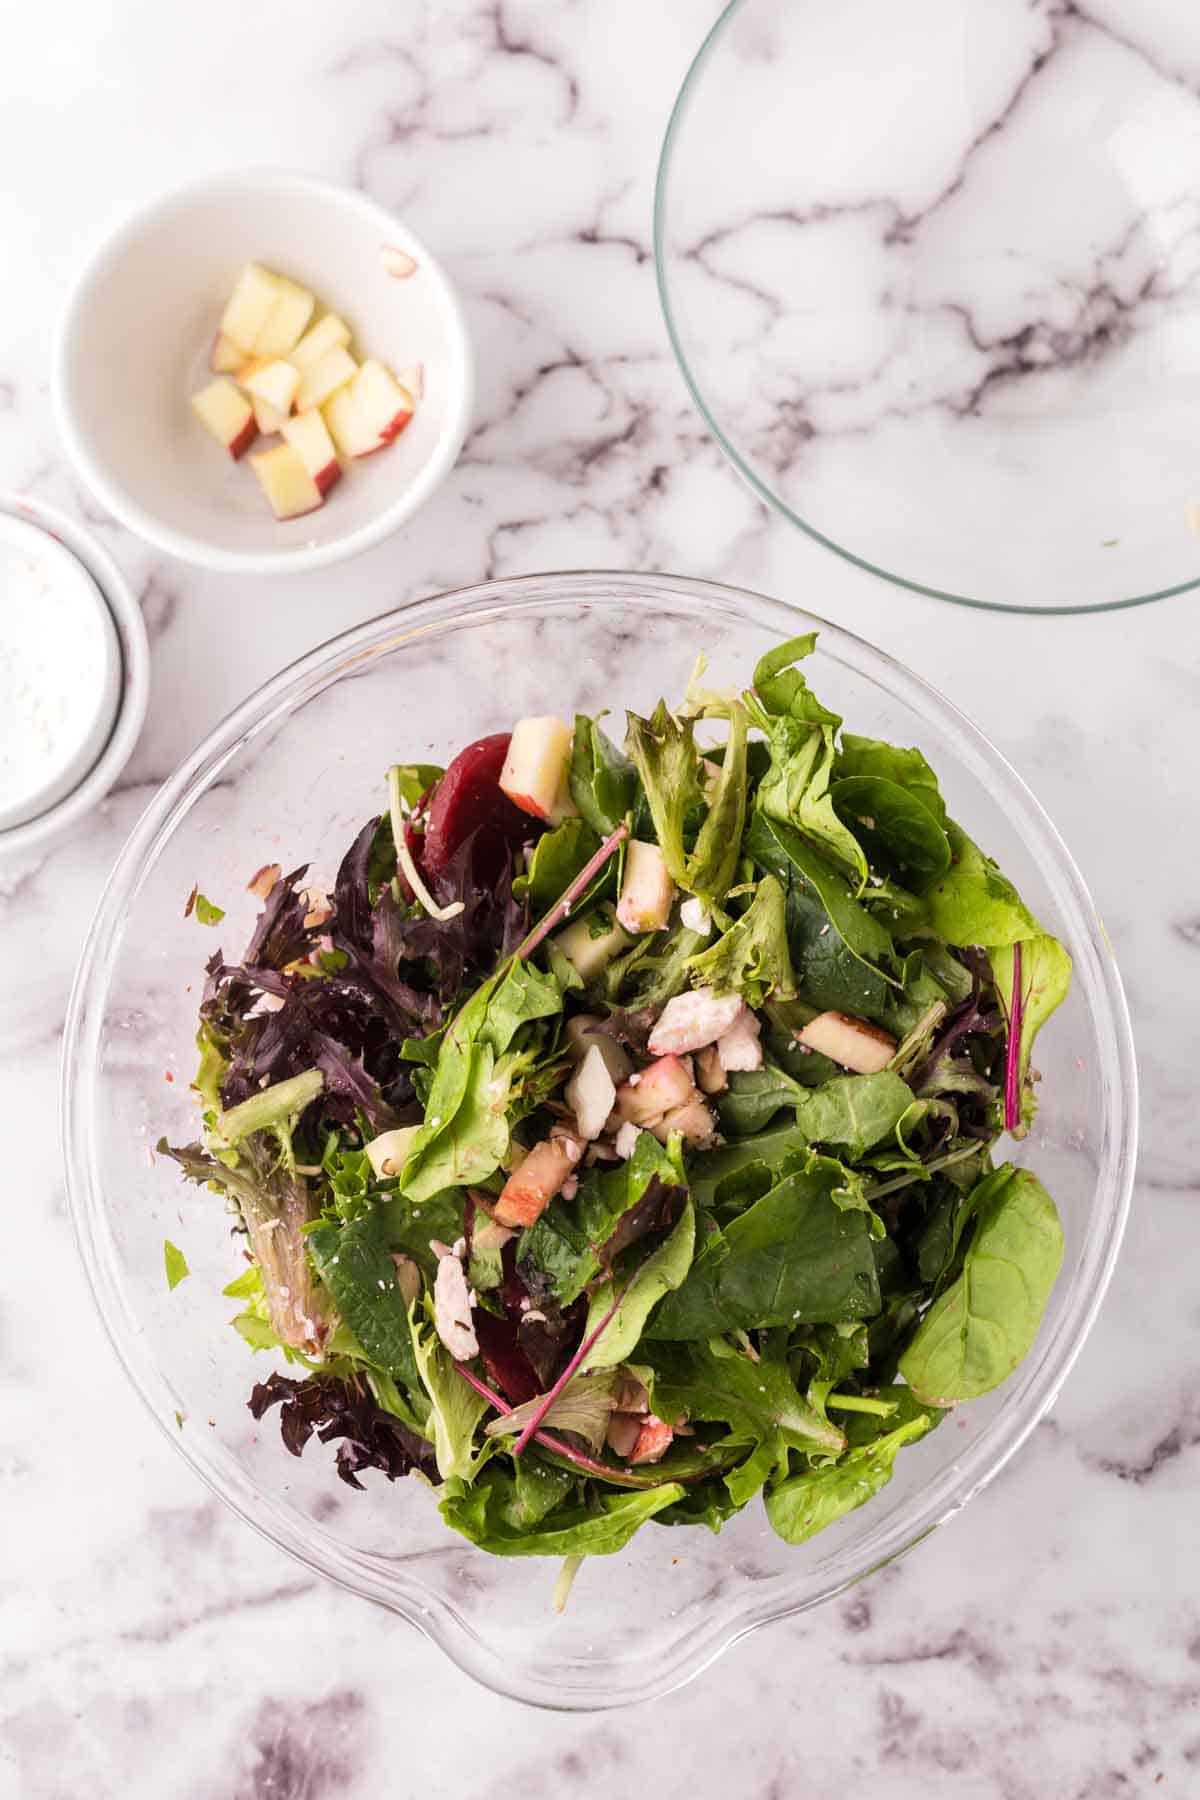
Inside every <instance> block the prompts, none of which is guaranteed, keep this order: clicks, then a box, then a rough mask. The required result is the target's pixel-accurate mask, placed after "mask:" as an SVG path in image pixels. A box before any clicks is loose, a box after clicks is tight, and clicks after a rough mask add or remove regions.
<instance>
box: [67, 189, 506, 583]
mask: <svg viewBox="0 0 1200 1800" xmlns="http://www.w3.org/2000/svg"><path fill="white" fill-rule="evenodd" d="M253 184H258V185H260V186H261V187H263V188H264V189H265V190H267V191H270V190H271V189H277V190H278V189H283V190H287V191H290V192H292V193H302V194H307V195H309V196H310V197H311V198H312V199H313V200H315V201H316V202H317V203H318V204H320V205H336V206H341V207H344V208H347V209H349V210H350V211H356V212H358V213H360V214H362V215H363V218H364V220H366V221H368V222H370V223H371V224H373V225H374V226H375V227H376V229H377V230H379V231H380V232H382V233H383V237H384V241H395V242H396V243H397V244H398V245H399V246H400V247H401V248H402V249H404V250H407V251H408V253H409V255H410V256H412V257H413V258H414V259H415V260H416V262H418V263H419V264H420V266H421V271H422V273H425V274H428V275H429V276H431V278H432V281H433V285H434V288H435V291H436V294H437V299H438V305H439V308H440V310H441V311H442V313H443V316H444V318H445V320H446V324H447V328H448V332H449V335H450V339H451V343H452V347H453V352H454V357H453V360H456V361H457V363H458V365H459V367H460V368H461V371H462V379H461V381H460V382H456V383H455V393H454V398H453V402H452V406H451V409H450V411H449V413H448V415H447V419H446V422H445V424H444V426H443V429H442V432H441V435H440V436H439V438H438V440H437V443H436V444H435V446H434V449H433V453H432V455H431V456H430V457H429V459H428V461H427V462H425V463H424V464H423V465H422V467H421V468H420V469H419V470H418V471H417V473H416V475H415V476H414V477H413V479H412V481H410V482H409V483H408V485H407V486H406V487H405V488H404V489H403V490H402V491H401V492H400V493H399V494H398V495H397V496H396V498H395V499H394V500H393V501H391V502H390V504H389V505H387V506H385V507H383V508H382V509H381V510H380V511H379V512H378V513H377V514H376V515H375V517H374V518H373V519H370V520H369V521H368V522H367V523H366V524H365V525H360V526H359V527H358V529H357V530H355V531H351V532H348V533H346V535H345V536H343V537H336V538H332V539H330V540H329V541H328V542H327V543H322V544H317V545H299V546H297V547H296V548H295V549H290V550H271V551H265V550H226V549H223V548H222V547H221V546H220V545H219V544H213V543H210V542H208V540H207V539H205V538H198V537H194V536H193V535H192V534H191V533H190V532H185V531H176V530H175V529H174V528H173V527H172V526H169V525H164V524H163V523H162V521H161V520H160V519H157V518H156V517H155V516H154V514H153V513H150V512H147V511H146V509H145V508H144V507H143V506H141V505H140V504H139V503H138V502H137V501H136V500H134V499H133V498H132V497H131V496H130V495H129V494H127V493H126V492H125V490H124V488H123V487H121V486H120V485H119V484H118V483H117V482H115V481H113V480H112V479H110V477H109V475H108V474H107V472H106V471H105V469H104V467H103V466H102V464H101V463H100V462H99V461H97V459H96V457H95V456H93V454H92V452H91V450H90V449H89V448H88V446H87V444H86V443H85V441H84V439H83V437H82V435H81V434H80V432H79V430H78V429H77V427H76V423H75V418H74V412H73V409H72V406H71V401H70V382H69V380H68V376H67V363H68V349H69V346H70V343H71V339H72V337H73V335H74V331H75V328H76V323H77V320H78V317H79V313H80V309H81V308H82V306H83V303H84V300H85V297H86V294H87V291H88V289H89V287H90V284H91V282H92V280H93V278H94V277H95V276H96V275H98V274H99V273H100V271H101V270H102V269H104V268H105V267H107V266H108V265H109V264H110V263H112V262H115V261H116V260H117V259H118V258H119V257H120V255H121V253H122V251H123V250H124V248H125V245H126V244H127V243H128V242H129V240H130V239H131V238H133V237H134V236H135V235H136V234H137V233H139V232H141V231H142V230H144V229H145V227H146V226H147V225H153V224H156V223H158V222H160V221H162V220H164V219H168V218H170V217H172V216H173V215H175V214H179V213H186V211H187V210H188V208H189V207H190V206H192V205H193V204H194V203H195V202H196V201H197V200H199V199H201V198H206V197H208V196H210V195H213V194H217V195H219V194H221V193H223V192H230V193H238V192H244V191H245V190H246V188H247V187H248V186H250V185H253ZM50 394H51V404H52V407H53V411H54V421H55V425H56V426H57V429H58V433H59V436H60V437H61V438H62V440H63V442H64V444H65V445H66V447H67V451H68V453H69V455H70V457H71V460H72V462H73V463H74V464H75V467H76V468H77V469H78V470H79V472H80V473H81V475H82V476H83V478H84V480H85V481H86V482H87V484H88V486H89V487H90V488H91V489H92V492H93V493H94V494H95V495H96V498H97V499H98V500H100V501H101V502H102V504H103V505H104V506H105V507H107V509H108V511H109V512H110V513H111V514H112V516H113V517H114V518H115V519H117V520H119V521H120V523H121V524H122V525H124V526H126V527H127V528H128V529H129V530H130V531H133V532H136V533H137V535H138V536H139V537H141V538H143V539H145V541H146V542H147V543H150V544H153V545H154V546H155V547H156V548H157V549H159V550H165V551H166V552H167V554H168V555H170V556H175V557H178V558H179V559H180V560H181V561H182V562H187V563H192V564H194V565H196V566H198V567H200V568H204V569H215V570H218V571H220V572H221V573H223V574H235V575H281V574H286V573H289V572H291V571H295V570H300V569H320V568H326V567H328V566H329V565H330V564H331V563H337V562H344V561H345V560H346V559H347V558H349V557H351V556H357V555H358V554H359V552H360V551H362V550H369V549H370V548H371V546H372V545H374V544H378V543H380V542H381V541H382V540H383V539H384V538H385V537H388V536H389V535H390V534H391V533H392V532H393V531H395V530H396V528H397V527H398V526H400V525H402V524H403V523H404V522H405V520H406V519H409V518H411V517H412V515H413V514H414V513H415V512H416V511H417V510H418V508H420V507H421V506H423V505H424V503H425V501H426V500H428V499H429V497H430V496H431V495H432V494H433V493H434V492H435V491H436V490H437V488H438V487H439V486H440V485H441V483H442V482H443V481H444V480H445V478H446V476H447V475H448V474H449V473H450V470H451V469H452V468H453V467H454V464H455V462H456V461H457V460H458V454H459V451H460V450H461V449H462V446H463V441H464V439H465V438H466V435H467V430H468V427H469V425H470V421H471V413H472V409H473V406H474V400H475V361H474V355H473V353H472V349H471V339H470V335H469V333H468V331H467V324H466V318H465V316H464V313H463V309H462V305H461V302H460V301H459V298H458V295H457V293H456V291H455V288H454V286H453V284H452V282H451V281H450V278H449V276H448V275H447V274H446V271H445V269H444V268H443V267H442V265H441V263H440V262H439V260H438V258H437V257H436V256H435V255H434V254H433V252H432V251H431V250H430V249H429V247H428V245H427V244H426V243H425V242H424V240H423V239H422V238H420V237H418V236H417V234H416V232H415V231H413V230H412V229H411V228H410V227H409V226H407V225H406V224H405V223H404V222H403V220H402V219H400V218H398V217H397V216H396V214H395V213H392V212H390V211H389V210H388V208H387V207H385V206H383V205H381V204H380V202H379V201H377V200H374V199H372V198H371V196H370V195H369V194H364V193H360V192H359V191H358V190H356V189H354V188H348V187H342V186H340V185H339V184H338V183H337V182H334V181H326V180H324V179H322V178H321V177H319V176H315V175H306V174H303V173H301V172H298V171H293V170H288V169H274V168H269V167H262V168H252V169H231V170H227V171H225V172H224V173H223V174H218V175H206V176H202V177H201V178H199V179H198V180H196V181H190V182H188V183H186V184H185V185H184V186H182V187H175V188H172V189H171V190H170V191H169V192H167V193H164V194H161V195H160V196H159V197H158V199H156V200H152V201H151V202H150V203H149V204H148V205H147V206H143V207H139V208H138V210H137V211H136V212H134V213H132V214H130V215H129V216H128V217H127V218H125V219H124V220H123V221H122V222H121V223H120V224H119V225H118V226H117V227H116V228H115V229H114V230H112V231H110V232H109V233H108V234H107V235H106V236H105V237H104V238H102V239H101V241H100V243H98V244H97V245H96V247H95V248H94V249H93V251H92V252H91V254H90V255H89V256H88V258H87V260H86V261H85V262H84V265H83V267H82V269H81V270H80V272H79V275H78V276H77V278H76V280H75V284H74V286H73V287H72V289H71V291H70V293H69V294H68V296H67V300H66V303H65V305H64V307H63V310H62V313H61V315H60V318H59V322H58V328H57V331H56V333H55V338H54V347H53V351H52V357H51V373H50Z"/></svg>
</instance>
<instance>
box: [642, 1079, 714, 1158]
mask: <svg viewBox="0 0 1200 1800" xmlns="http://www.w3.org/2000/svg"><path fill="white" fill-rule="evenodd" d="M647 1129H648V1130H649V1131H650V1132H652V1133H653V1135H654V1136H655V1137H656V1138H657V1139H658V1141H659V1143H660V1144H665V1143H666V1142H667V1140H668V1138H669V1137H670V1136H671V1133H672V1132H673V1131H678V1132H680V1133H681V1134H682V1136H683V1138H684V1141H685V1142H686V1143H689V1144H691V1145H692V1146H693V1147H694V1148H696V1149H699V1148H701V1147H702V1146H703V1145H705V1144H711V1143H712V1141H713V1138H714V1137H715V1135H716V1129H717V1128H716V1125H715V1123H714V1121H713V1116H712V1114H711V1113H710V1112H709V1110H708V1108H707V1106H705V1104H704V1100H703V1097H702V1096H701V1095H700V1093H698V1092H697V1091H696V1090H694V1089H693V1092H692V1097H691V1099H690V1100H689V1101H687V1102H686V1104H685V1105H683V1106H676V1107H673V1108H672V1110H671V1111H670V1112H669V1113H665V1114H664V1115H663V1117H662V1118H661V1119H657V1120H655V1121H654V1122H653V1123H652V1124H651V1125H650V1126H648V1127H647Z"/></svg>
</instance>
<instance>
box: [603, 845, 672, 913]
mask: <svg viewBox="0 0 1200 1800" xmlns="http://www.w3.org/2000/svg"><path fill="white" fill-rule="evenodd" d="M674 898H675V883H674V882H673V881H672V880H671V877H670V876H669V875H668V874H667V865H666V863H665V862H664V861H663V853H662V851H661V850H660V849H659V847H658V845H657V844H644V843H642V841H641V839H640V838H630V840H629V842H628V843H627V844H626V846H625V874H624V879H623V880H622V882H621V898H620V900H619V901H618V902H617V921H618V923H619V924H621V925H623V926H624V927H625V929H626V931H632V932H635V933H636V932H642V931H661V930H662V928H663V926H664V925H665V924H666V922H667V920H668V919H669V918H670V916H671V902H672V901H673V900H674Z"/></svg>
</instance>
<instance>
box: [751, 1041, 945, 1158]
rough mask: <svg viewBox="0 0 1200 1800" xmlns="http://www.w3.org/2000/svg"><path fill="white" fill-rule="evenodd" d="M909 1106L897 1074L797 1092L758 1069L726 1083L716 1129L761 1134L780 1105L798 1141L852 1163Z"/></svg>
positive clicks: (843, 1079) (783, 1078) (781, 1076)
mask: <svg viewBox="0 0 1200 1800" xmlns="http://www.w3.org/2000/svg"><path fill="white" fill-rule="evenodd" d="M912 1104H913V1097H912V1090H911V1089H910V1088H909V1087H908V1085H907V1083H906V1082H904V1081H902V1080H901V1079H900V1077H899V1075H895V1074H893V1073H892V1071H891V1070H890V1069H883V1070H881V1071H880V1073H879V1074H877V1075H837V1076H835V1077H834V1078H833V1080H832V1081H826V1082H823V1083H822V1084H821V1086H820V1087H814V1088H806V1087H802V1086H801V1085H800V1083H799V1082H798V1081H794V1080H793V1079H792V1078H791V1076H789V1075H787V1074H785V1073H784V1071H783V1070H782V1069H778V1068H775V1067H773V1066H772V1065H771V1064H770V1063H765V1064H764V1066H763V1067H762V1068H761V1069H755V1070H753V1071H752V1072H749V1073H745V1074H733V1075H731V1076H730V1078H729V1092H728V1093H727V1094H724V1095H722V1097H721V1099H720V1101H719V1102H718V1111H719V1113H720V1115H721V1126H722V1129H723V1130H724V1131H726V1132H728V1133H732V1134H733V1135H734V1136H738V1137H740V1136H744V1135H745V1134H746V1133H748V1132H757V1131H761V1130H762V1128H763V1126H764V1125H766V1124H768V1123H769V1122H770V1120H771V1119H772V1118H773V1117H774V1115H775V1114H776V1113H777V1112H778V1111H779V1109H780V1108H781V1107H783V1106H790V1107H792V1108H793V1109H794V1116H795V1121H796V1124H797V1126H798V1127H799V1129H800V1134H801V1136H802V1138H803V1139H805V1140H807V1141H808V1142H809V1143H813V1144H833V1145H835V1146H836V1147H837V1148H839V1149H841V1150H844V1151H845V1152H846V1154H847V1155H848V1156H850V1157H851V1158H852V1159H853V1160H857V1159H858V1158H859V1157H861V1156H864V1155H865V1154H866V1152H867V1151H868V1150H870V1149H871V1148H872V1147H873V1145H875V1144H878V1143H881V1142H882V1140H883V1139H884V1138H886V1137H888V1136H890V1135H891V1133H892V1132H893V1131H895V1129H896V1127H897V1126H898V1125H899V1123H900V1121H901V1119H903V1117H904V1115H905V1114H906V1113H907V1112H908V1111H909V1109H910V1108H911V1106H912Z"/></svg>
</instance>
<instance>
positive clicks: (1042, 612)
mask: <svg viewBox="0 0 1200 1800" xmlns="http://www.w3.org/2000/svg"><path fill="white" fill-rule="evenodd" d="M754 3H755V0H726V4H725V6H724V7H723V8H722V10H721V11H720V12H719V13H718V15H717V17H716V19H715V20H714V22H713V24H712V25H711V26H710V27H709V29H708V30H707V31H706V32H705V34H704V37H703V39H702V40H701V43H700V48H699V49H698V50H697V51H696V54H695V55H694V56H693V58H692V60H691V62H690V63H689V64H688V68H687V72H686V74H685V75H684V78H683V81H682V83H681V85H680V88H679V92H678V93H677V94H676V96H675V101H674V104H673V105H672V107H671V112H670V116H669V118H668V120H667V126H666V130H665V132H664V133H663V140H662V147H661V149H660V150H659V155H658V167H657V170H656V172H655V177H654V218H653V234H652V235H653V241H654V280H655V285H656V287H657V289H658V300H659V305H660V306H661V308H662V315H663V323H664V324H665V325H666V328H667V337H668V338H669V339H670V343H671V349H672V351H673V353H674V356H675V361H676V363H677V364H678V366H679V372H680V374H681V375H682V376H683V380H684V384H685V386H686V387H687V390H688V392H689V394H690V395H691V397H692V400H693V401H694V403H695V405H696V409H697V411H698V412H699V414H700V417H701V418H702V419H703V420H704V423H705V425H706V426H707V427H708V429H709V431H710V432H711V433H712V435H713V437H714V438H715V440H716V442H717V443H718V444H719V445H720V447H721V450H722V451H723V452H724V454H725V455H726V456H727V457H728V459H729V461H730V462H731V463H732V465H733V467H734V468H735V469H736V471H737V473H738V474H739V475H740V476H741V478H742V480H743V481H745V482H746V484H747V485H748V486H749V487H750V488H751V489H752V491H753V492H754V493H755V494H757V495H758V497H759V499H760V500H762V501H763V502H764V503H765V504H766V505H767V506H769V507H771V508H772V510H773V511H775V512H777V513H778V514H779V515H780V516H781V517H782V518H785V519H787V520H788V521H789V522H790V523H791V524H793V525H796V526H798V527H799V529H800V530H801V531H802V532H804V534H805V536H806V537H810V538H812V540H813V541H814V543H817V544H820V545H821V546H822V547H823V548H824V549H826V550H832V551H833V553H834V555H835V556H840V557H841V558H842V560H843V562H848V563H850V564H852V565H853V567H855V568H856V569H864V570H865V571H866V573H867V574H868V575H876V576H878V577H879V578H880V579H881V580H883V581H889V582H891V583H892V585H893V586H894V587H900V588H905V589H906V590H907V591H908V592H909V593H912V594H922V595H924V596H925V598H926V599H929V600H948V601H950V602H951V604H952V605H954V606H966V607H970V608H971V609H972V610H974V611H977V612H998V613H1025V614H1029V615H1032V616H1034V617H1044V618H1061V617H1064V616H1069V615H1071V614H1076V613H1103V612H1122V611H1124V610H1126V609H1127V608H1129V607H1131V606H1149V605H1150V604H1151V603H1152V602H1153V601H1156V600H1171V599H1173V598H1175V597H1176V596H1177V595H1179V594H1188V593H1191V592H1192V590H1193V589H1194V588H1196V587H1200V575H1196V576H1194V577H1193V579H1192V580H1191V581H1179V582H1174V583H1173V584H1172V585H1171V586H1170V587H1165V588H1156V589H1155V590H1154V591H1153V592H1152V593H1148V594H1130V595H1128V596H1126V597H1125V598H1123V599H1120V600H1092V601H1087V602H1084V601H1080V602H1078V603H1076V604H1074V605H1058V606H1022V605H1020V604H1018V603H1016V602H1013V603H1012V604H1006V603H1004V602H1003V601H999V600H979V599H976V598H975V597H974V596H972V595H970V594H958V593H955V592H954V591H953V590H952V589H951V588H939V587H931V586H930V585H929V584H928V583H926V582H922V581H915V580H914V579H913V578H912V577H911V576H908V575H901V574H899V573H898V572H897V571H896V570H894V569H887V568H884V566H883V565H882V563H873V562H871V561H870V559H869V558H868V557H865V556H860V555H859V554H858V552H857V551H856V550H852V549H850V547H849V546H848V545H847V544H841V543H838V541H837V539H836V538H832V537H829V536H828V535H827V534H826V533H825V532H823V531H821V530H819V529H818V528H817V526H816V525H813V524H811V523H810V522H809V520H807V519H806V518H804V517H803V515H802V514H800V513H798V512H797V511H796V510H795V508H794V507H791V506H789V505H788V503H787V501H786V500H784V499H783V498H782V497H781V496H780V495H779V494H777V493H776V491H775V489H774V488H773V487H772V486H771V485H770V483H769V482H767V481H764V480H763V478H762V476H761V475H759V474H758V472H757V471H756V469H755V468H754V467H753V465H752V464H751V463H749V462H748V461H747V460H746V458H745V457H744V456H743V455H742V453H741V451H740V450H738V449H737V447H736V445H735V444H733V442H732V441H731V440H730V438H729V437H728V436H727V435H726V433H725V431H724V430H723V429H722V427H721V424H720V422H719V420H718V419H717V418H716V416H715V414H714V413H713V412H712V411H711V409H710V407H709V405H708V402H707V401H706V400H705V398H704V394H703V392H702V391H701V388H700V383H699V381H698V379H697V377H696V375H695V373H694V371H693V369H692V366H691V363H690V362H689V361H688V356H687V352H686V350H685V349H684V344H683V334H682V332H681V330H680V327H679V323H678V321H677V319H676V316H675V310H674V307H673V306H672V304H671V286H670V276H669V272H668V270H669V264H670V253H669V251H668V248H667V243H666V230H667V211H668V199H667V190H668V186H669V183H670V177H671V173H672V170H673V168H674V166H675V152H676V149H677V148H678V142H679V136H680V130H681V127H682V125H683V122H684V118H685V116H686V114H687V110H688V107H689V105H690V103H691V101H692V98H693V96H694V94H695V92H696V90H697V88H698V87H699V85H700V81H701V79H702V77H703V76H704V75H705V74H706V73H707V72H708V68H709V64H710V61H711V60H712V58H713V57H714V54H715V52H716V51H717V50H718V48H719V47H720V42H721V39H722V37H723V35H724V32H725V30H726V27H727V26H728V25H729V24H730V23H731V21H732V20H733V18H734V16H735V14H737V13H739V12H740V11H741V10H742V9H743V7H745V6H749V5H752V4H754Z"/></svg>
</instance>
